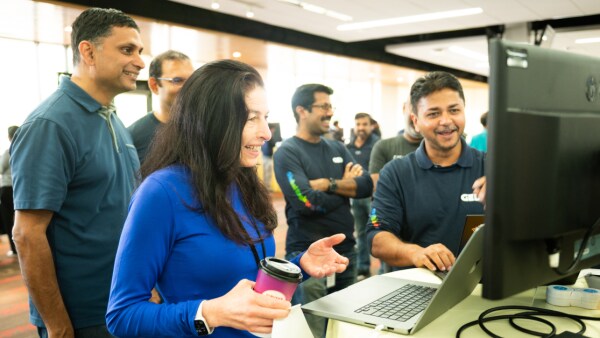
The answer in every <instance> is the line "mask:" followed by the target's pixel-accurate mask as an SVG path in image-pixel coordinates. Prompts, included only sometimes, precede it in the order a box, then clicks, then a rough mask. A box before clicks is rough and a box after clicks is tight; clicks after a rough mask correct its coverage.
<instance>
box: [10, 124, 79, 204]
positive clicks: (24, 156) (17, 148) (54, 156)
mask: <svg viewBox="0 0 600 338" xmlns="http://www.w3.org/2000/svg"><path fill="white" fill-rule="evenodd" d="M11 154H12V156H11V158H10V163H11V168H12V179H13V189H14V204H15V209H16V210H23V209H36V210H37V209H43V210H51V211H54V212H58V211H59V210H60V209H61V207H62V204H63V202H64V200H65V198H66V196H67V187H68V185H69V182H70V181H71V179H72V178H73V175H74V174H75V164H76V162H77V158H76V154H77V147H76V145H75V141H74V140H73V138H72V137H71V134H70V132H69V131H68V130H66V129H65V128H63V127H62V126H60V125H58V124H57V123H55V122H53V121H49V120H45V119H41V118H40V119H36V120H34V121H33V122H31V123H28V124H25V125H23V126H21V128H19V130H18V131H17V134H16V135H15V138H14V140H13V142H12V145H11Z"/></svg>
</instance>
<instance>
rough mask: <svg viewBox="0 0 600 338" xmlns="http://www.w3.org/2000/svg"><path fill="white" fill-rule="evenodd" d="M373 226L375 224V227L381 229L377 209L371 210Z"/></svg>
mask: <svg viewBox="0 0 600 338" xmlns="http://www.w3.org/2000/svg"><path fill="white" fill-rule="evenodd" d="M370 218H371V224H373V226H374V227H376V228H379V219H377V212H376V211H375V208H373V209H371V216H370Z"/></svg>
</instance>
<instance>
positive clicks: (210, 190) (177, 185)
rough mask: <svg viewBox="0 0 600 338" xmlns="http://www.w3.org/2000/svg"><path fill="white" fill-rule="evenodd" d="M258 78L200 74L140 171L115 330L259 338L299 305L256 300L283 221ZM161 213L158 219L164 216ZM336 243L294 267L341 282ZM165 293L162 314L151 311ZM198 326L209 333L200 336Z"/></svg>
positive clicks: (116, 290)
mask: <svg viewBox="0 0 600 338" xmlns="http://www.w3.org/2000/svg"><path fill="white" fill-rule="evenodd" d="M263 87H264V85H263V80H262V78H261V77H260V75H259V74H258V72H257V71H256V70H255V69H254V68H252V67H250V66H248V65H246V64H243V63H240V62H237V61H231V60H223V61H216V62H211V63H208V64H206V65H204V66H202V67H201V68H200V69H198V70H197V71H195V72H194V73H193V74H192V76H191V77H190V78H189V79H188V81H187V82H186V83H185V85H184V86H183V88H182V89H181V92H180V94H179V95H178V96H177V98H176V100H175V104H174V106H173V111H172V112H173V116H172V118H171V120H170V121H169V123H167V125H166V126H165V127H164V128H162V129H161V130H160V131H159V132H158V134H157V138H156V143H155V146H153V147H152V149H151V151H150V153H149V155H148V159H147V161H145V162H144V164H143V166H142V170H141V172H142V176H143V178H144V181H143V182H142V184H141V186H140V187H139V189H138V190H137V191H136V193H135V194H134V196H133V198H132V200H131V205H130V211H129V215H128V216H127V221H126V222H125V227H124V229H123V234H122V236H121V241H120V243H119V250H118V252H117V258H116V260H115V270H114V276H113V282H112V289H111V296H110V303H109V307H108V313H107V315H106V320H107V323H108V327H109V329H110V330H111V332H113V333H114V334H115V335H116V336H127V337H133V336H143V337H148V336H173V337H197V336H198V335H199V334H201V332H200V330H199V331H197V330H196V327H203V328H204V329H205V332H207V333H208V332H211V331H213V330H214V332H213V333H212V335H211V336H212V337H254V336H253V335H252V334H250V333H248V332H247V331H251V332H258V333H268V332H270V331H271V329H272V325H273V319H276V318H283V317H285V316H286V315H287V314H288V313H289V308H290V303H289V302H288V301H285V300H280V299H276V298H273V297H270V296H267V295H263V294H259V293H256V292H254V291H253V290H252V288H253V286H254V282H252V281H251V280H254V279H255V278H256V275H257V272H258V266H259V261H260V260H261V259H263V258H265V256H273V255H274V253H275V241H274V239H273V230H274V228H275V227H276V226H277V214H276V212H275V209H274V208H273V204H272V201H271V197H270V194H269V192H268V191H267V189H266V187H265V186H264V185H263V184H262V183H261V182H260V180H259V178H258V175H257V172H256V170H257V169H256V166H257V162H258V159H259V157H260V154H261V153H260V147H261V145H262V144H263V143H264V142H266V141H268V140H269V139H270V138H271V132H270V130H269V128H268V124H267V115H268V107H267V99H266V94H265V91H264V88H263ZM157 211H158V212H157ZM343 240H344V235H342V234H338V235H335V236H332V237H328V238H325V239H322V240H320V241H317V242H316V243H314V244H312V245H311V246H310V247H309V248H308V250H307V251H306V253H304V254H303V255H299V256H297V257H295V258H294V260H293V261H294V262H295V263H296V264H298V265H299V266H300V267H301V268H302V269H303V270H304V271H305V272H306V273H308V274H310V275H312V276H315V277H323V276H326V275H329V274H332V273H334V272H338V273H339V272H342V271H344V269H345V268H346V266H347V264H348V259H347V258H344V257H342V256H340V255H339V254H337V253H336V252H335V250H333V248H332V246H333V245H336V244H338V243H340V242H341V241H343ZM155 285H157V289H159V290H160V292H161V296H162V298H163V300H164V303H162V304H153V303H150V302H149V301H148V298H149V296H150V291H151V289H152V288H153V287H154V286H155ZM198 325H200V326H198Z"/></svg>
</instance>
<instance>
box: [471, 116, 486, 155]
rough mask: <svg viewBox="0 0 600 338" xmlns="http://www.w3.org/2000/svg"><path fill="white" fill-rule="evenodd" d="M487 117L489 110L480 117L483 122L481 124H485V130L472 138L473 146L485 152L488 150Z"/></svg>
mask: <svg viewBox="0 0 600 338" xmlns="http://www.w3.org/2000/svg"><path fill="white" fill-rule="evenodd" d="M487 117H488V112H485V113H483V114H481V117H480V118H479V121H480V122H481V125H482V126H483V131H482V132H481V133H479V134H477V135H475V136H473V138H472V139H471V144H470V146H471V148H475V149H477V150H479V151H483V152H484V153H485V152H487V134H488V133H487Z"/></svg>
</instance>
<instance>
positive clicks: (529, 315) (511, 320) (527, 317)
mask: <svg viewBox="0 0 600 338" xmlns="http://www.w3.org/2000/svg"><path fill="white" fill-rule="evenodd" d="M515 319H525V320H533V321H537V322H540V323H542V324H546V325H548V326H549V327H550V333H545V332H539V331H534V330H530V329H527V328H524V327H522V326H521V325H519V324H517V323H515ZM508 322H509V323H510V326H512V327H513V328H514V329H515V330H517V331H521V332H523V333H527V334H530V335H532V336H540V337H552V336H554V335H555V334H556V326H554V324H552V322H550V321H549V320H546V319H544V318H539V317H536V316H535V313H534V312H523V313H518V314H517V315H516V316H511V317H510V318H508Z"/></svg>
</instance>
